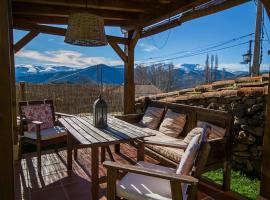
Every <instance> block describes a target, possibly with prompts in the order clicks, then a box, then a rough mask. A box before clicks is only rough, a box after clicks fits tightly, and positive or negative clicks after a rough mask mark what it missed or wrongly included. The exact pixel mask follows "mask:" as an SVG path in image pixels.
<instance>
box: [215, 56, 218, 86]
mask: <svg viewBox="0 0 270 200" xmlns="http://www.w3.org/2000/svg"><path fill="white" fill-rule="evenodd" d="M214 75H215V76H214V81H217V79H218V77H217V76H218V55H217V54H216V57H215V74H214Z"/></svg>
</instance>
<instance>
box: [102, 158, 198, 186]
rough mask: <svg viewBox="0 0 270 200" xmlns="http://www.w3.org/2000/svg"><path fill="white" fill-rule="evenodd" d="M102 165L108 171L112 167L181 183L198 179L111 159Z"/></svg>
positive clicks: (191, 182) (189, 182) (194, 182)
mask: <svg viewBox="0 0 270 200" xmlns="http://www.w3.org/2000/svg"><path fill="white" fill-rule="evenodd" d="M103 165H104V166H105V167H106V168H107V169H108V171H110V170H112V169H114V170H117V171H118V170H121V171H124V172H132V173H135V174H142V175H146V176H152V177H156V178H162V179H166V180H170V181H180V182H182V183H188V184H197V183H198V179H196V178H194V177H192V176H184V175H179V174H176V173H168V172H163V171H160V170H154V169H147V168H144V167H140V166H136V165H128V164H122V163H116V162H112V161H105V162H104V163H103Z"/></svg>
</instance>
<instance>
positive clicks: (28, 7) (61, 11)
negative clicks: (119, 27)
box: [13, 3, 138, 20]
mask: <svg viewBox="0 0 270 200" xmlns="http://www.w3.org/2000/svg"><path fill="white" fill-rule="evenodd" d="M76 12H89V13H92V14H96V15H99V16H101V17H103V18H104V19H114V20H127V19H136V18H138V15H137V14H135V13H129V12H120V11H109V10H101V9H92V8H77V7H66V6H50V5H39V4H26V3H13V14H15V15H37V16H54V17H68V16H69V15H70V14H71V13H76Z"/></svg>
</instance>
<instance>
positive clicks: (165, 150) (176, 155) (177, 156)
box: [145, 144, 185, 163]
mask: <svg viewBox="0 0 270 200" xmlns="http://www.w3.org/2000/svg"><path fill="white" fill-rule="evenodd" d="M145 146H146V147H148V148H149V149H151V150H153V151H154V152H156V153H158V154H160V155H162V156H164V157H166V158H167V159H169V160H172V161H174V162H176V163H179V162H180V160H181V157H182V155H183V154H184V151H185V150H184V149H180V148H179V149H177V148H172V147H164V146H157V145H150V144H147V145H145Z"/></svg>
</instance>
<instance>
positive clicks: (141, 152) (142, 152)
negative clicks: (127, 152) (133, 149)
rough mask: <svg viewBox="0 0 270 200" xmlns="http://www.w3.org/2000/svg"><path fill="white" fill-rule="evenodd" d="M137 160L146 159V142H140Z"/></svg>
mask: <svg viewBox="0 0 270 200" xmlns="http://www.w3.org/2000/svg"><path fill="white" fill-rule="evenodd" d="M137 161H138V162H139V161H144V143H143V142H138V149H137Z"/></svg>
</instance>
